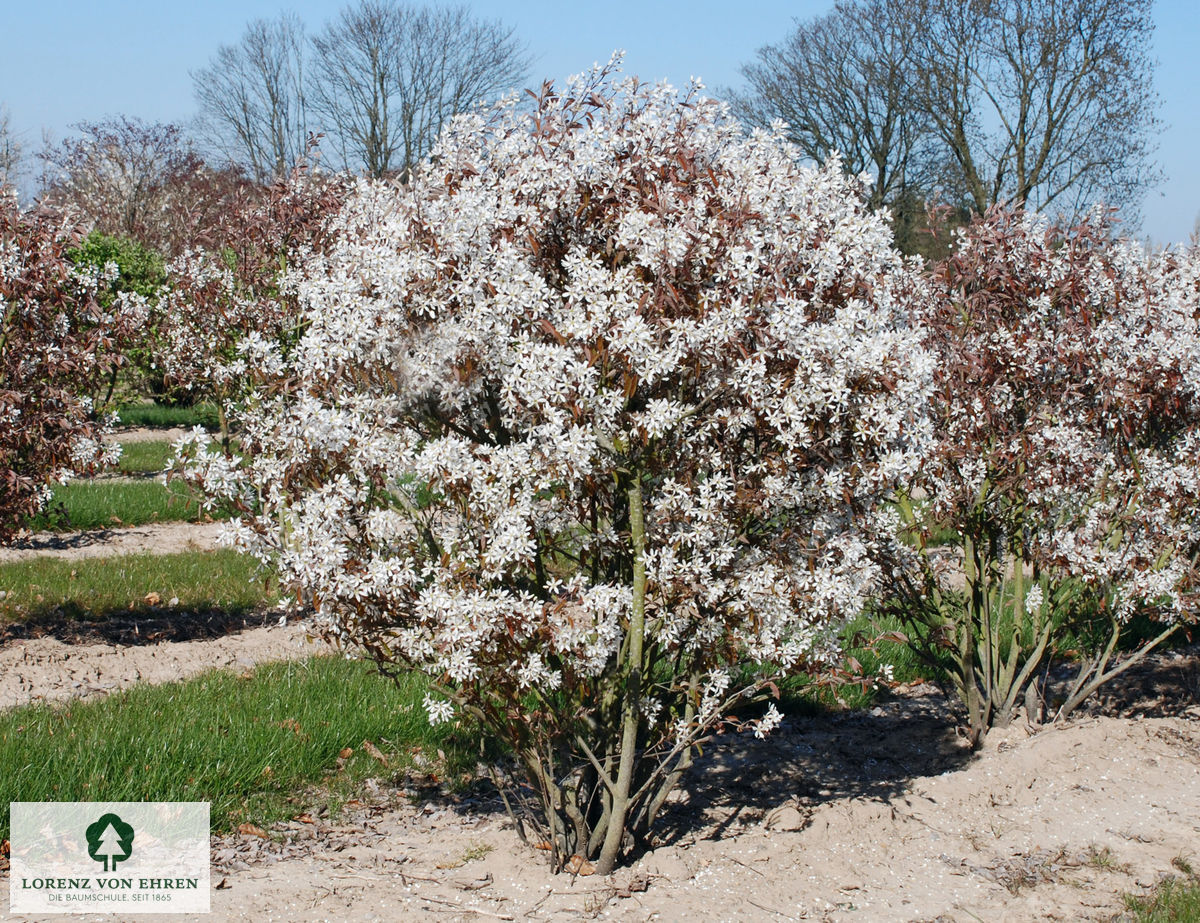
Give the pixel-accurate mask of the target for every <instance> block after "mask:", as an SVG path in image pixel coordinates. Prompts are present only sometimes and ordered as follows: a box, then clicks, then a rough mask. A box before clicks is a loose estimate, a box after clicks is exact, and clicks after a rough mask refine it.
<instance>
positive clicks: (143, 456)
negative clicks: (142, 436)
mask: <svg viewBox="0 0 1200 923" xmlns="http://www.w3.org/2000/svg"><path fill="white" fill-rule="evenodd" d="M170 458H171V443H170V442H167V441H166V440H162V441H158V440H155V441H151V442H125V443H122V444H121V465H120V470H121V471H122V472H124V473H125V474H159V473H161V472H162V470H163V469H164V468H166V466H167V461H168V460H169V459H170Z"/></svg>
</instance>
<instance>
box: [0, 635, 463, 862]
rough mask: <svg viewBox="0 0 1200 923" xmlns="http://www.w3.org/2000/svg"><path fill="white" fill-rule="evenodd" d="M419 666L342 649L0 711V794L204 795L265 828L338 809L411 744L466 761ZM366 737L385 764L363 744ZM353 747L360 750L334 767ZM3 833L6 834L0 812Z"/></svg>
mask: <svg viewBox="0 0 1200 923" xmlns="http://www.w3.org/2000/svg"><path fill="white" fill-rule="evenodd" d="M425 689H426V686H425V682H424V679H423V677H420V676H417V675H413V676H410V677H406V678H404V679H403V680H402V681H401V682H400V683H399V684H397V683H393V682H392V681H390V680H387V679H384V678H383V677H381V676H379V675H378V674H377V673H375V672H373V671H372V669H371V668H370V667H369V666H368V665H367V664H365V663H362V662H358V661H347V660H344V659H342V658H338V657H314V658H311V659H309V660H303V661H292V662H287V663H276V664H269V665H266V666H263V667H259V668H258V669H257V670H255V671H254V672H253V673H252V674H246V675H240V674H237V673H234V672H231V671H224V670H222V671H214V672H211V673H207V674H204V675H202V676H200V677H198V678H196V679H193V680H190V681H187V682H182V683H171V684H169V685H163V686H137V687H134V688H133V689H130V690H128V691H127V692H123V693H119V694H117V695H114V696H111V697H110V698H107V699H103V700H100V701H95V702H75V703H71V704H69V705H59V706H50V705H34V706H24V707H20V708H16V709H11V710H9V711H6V712H0V803H7V802H9V801H208V802H210V803H211V806H212V807H211V812H212V814H211V816H212V823H213V829H214V830H216V831H223V830H229V829H232V828H235V827H236V826H237V825H238V824H239V823H243V822H250V823H254V824H257V825H259V826H263V827H265V826H267V825H268V824H270V823H273V822H274V821H277V820H280V819H285V818H290V817H294V816H295V815H296V814H297V813H299V812H300V811H302V810H314V809H319V808H321V807H328V808H330V810H332V811H336V810H337V809H338V807H339V806H340V805H341V804H342V802H343V801H344V800H345V799H346V798H348V797H353V795H354V794H355V791H356V786H357V784H358V783H359V782H360V781H361V780H364V779H366V778H367V777H369V776H375V777H377V778H378V777H381V776H384V777H386V776H388V775H389V773H395V772H397V771H400V770H401V769H403V768H404V766H405V765H406V764H408V765H411V761H412V758H413V754H414V752H420V753H428V754H430V755H431V756H433V757H434V759H435V760H440V759H441V757H438V756H437V753H438V750H439V749H440V750H442V751H443V753H444V754H445V762H443V763H442V764H441V767H442V768H443V769H444V770H445V771H450V772H453V773H456V774H458V773H462V772H463V771H465V770H466V769H467V768H468V767H472V766H474V760H475V754H477V753H478V740H477V738H473V737H472V736H471V735H469V734H464V733H462V732H458V736H457V737H456V736H455V732H454V731H453V728H452V726H450V725H440V726H438V727H436V728H432V727H430V726H429V723H428V721H427V720H426V717H425V712H424V709H423V708H422V707H421V699H422V697H423V695H424V693H425ZM364 740H369V741H371V742H372V743H374V744H375V745H376V746H378V747H379V748H380V749H381V750H382V751H383V752H384V754H386V755H388V764H389V765H388V767H386V768H385V767H384V766H381V765H380V764H379V763H378V762H376V761H374V760H372V759H371V758H370V757H368V756H366V755H365V754H364V753H363V752H362V750H363V748H362V742H363V741H364ZM344 747H349V748H352V749H353V750H354V755H353V756H352V757H351V758H350V759H349V760H347V761H345V765H344V766H343V767H342V768H341V769H339V768H338V753H339V751H341V750H342V749H343V748H344ZM0 823H2V824H3V826H0V839H3V838H5V837H7V836H8V835H9V832H8V812H7V811H0Z"/></svg>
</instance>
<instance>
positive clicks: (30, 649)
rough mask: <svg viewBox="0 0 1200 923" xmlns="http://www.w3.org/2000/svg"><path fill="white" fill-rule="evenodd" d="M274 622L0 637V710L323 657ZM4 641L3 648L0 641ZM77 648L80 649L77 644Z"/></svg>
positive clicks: (290, 626)
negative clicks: (206, 673)
mask: <svg viewBox="0 0 1200 923" xmlns="http://www.w3.org/2000/svg"><path fill="white" fill-rule="evenodd" d="M279 618H280V616H279V614H278V613H277V614H275V615H269V614H264V615H259V616H252V617H250V619H249V620H247V619H242V618H235V619H231V618H230V617H229V616H227V615H225V614H223V613H220V612H209V613H189V614H186V615H183V616H179V617H172V616H170V615H165V614H164V616H163V617H162V618H138V619H128V620H115V619H114V620H109V621H108V622H104V623H97V624H96V625H94V626H90V627H88V628H85V629H83V630H84V631H85V632H86V634H84V635H82V636H81V635H80V633H79V632H80V629H79V628H78V626H75V625H71V624H69V623H60V624H45V625H39V626H38V627H37V632H38V634H39V635H40V636H39V637H25V638H22V637H12V634H13V633H14V631H17V629H14V628H11V627H10V628H8V629H5V630H0V708H7V707H10V706H13V705H24V704H27V703H29V702H41V701H62V700H65V699H71V698H93V697H96V696H103V695H107V694H109V693H111V692H115V691H117V690H119V689H125V688H128V687H129V686H132V685H133V684H134V683H167V682H173V681H175V680H180V679H186V678H187V677H189V676H195V675H196V674H197V673H202V672H204V671H205V670H212V669H217V668H222V667H228V668H232V669H240V670H249V669H253V668H254V667H255V666H257V665H258V664H260V663H267V662H269V661H273V660H292V659H297V658H300V657H308V656H311V655H313V654H317V653H329V652H330V649H329V648H328V647H327V646H326V645H325V644H323V643H321V642H317V641H314V640H313V639H312V638H310V637H309V636H308V633H307V631H306V629H305V628H304V626H303V625H301V624H298V623H295V622H283V623H282V624H281V623H279V621H278V619H279ZM6 633H7V634H8V635H9V638H8V639H7V640H5V634H6ZM81 642H82V643H81Z"/></svg>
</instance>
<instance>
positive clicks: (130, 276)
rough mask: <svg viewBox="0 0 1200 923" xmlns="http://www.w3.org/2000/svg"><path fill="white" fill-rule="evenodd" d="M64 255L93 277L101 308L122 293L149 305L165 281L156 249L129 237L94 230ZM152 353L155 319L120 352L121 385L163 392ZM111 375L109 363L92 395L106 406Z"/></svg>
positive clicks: (113, 371)
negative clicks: (122, 355)
mask: <svg viewBox="0 0 1200 923" xmlns="http://www.w3.org/2000/svg"><path fill="white" fill-rule="evenodd" d="M67 258H68V259H69V260H70V261H71V262H72V263H73V264H75V266H76V267H77V268H79V269H84V270H88V271H90V272H91V273H92V274H93V275H95V276H96V278H97V281H98V288H97V300H98V301H99V303H100V307H101V308H103V309H105V310H109V309H111V308H112V306H113V304H115V303H116V301H117V299H118V298H119V297H120V295H121V293H122V292H127V293H131V294H134V295H139V296H141V297H142V298H145V299H146V301H147V302H148V303H149V304H150V305H151V306H152V307H153V306H154V305H156V304H157V302H158V297H159V292H160V290H161V288H162V285H163V283H164V282H166V279H167V275H166V271H165V270H164V268H163V258H162V256H161V254H159V253H158V252H157V251H155V250H152V249H150V248H148V247H145V246H143V245H142V244H140V243H138V242H137V241H136V240H132V239H131V238H128V237H116V236H113V235H111V234H104V233H102V232H101V231H98V230H94V231H92V232H91V233H90V234H88V235H87V237H85V238H84V239H83V240H82V241H81V242H80V244H79V246H78V247H74V248H72V249H71V250H69V251H67ZM153 316H154V315H153V314H151V317H153ZM158 351H159V350H158V337H157V331H156V322H155V321H152V322H151V323H150V324H149V325H147V327H146V328H145V329H144V330H143V331H142V332H141V335H140V336H139V337H138V339H137V341H136V342H133V343H130V344H129V346H128V347H127V349H126V351H125V358H126V359H127V360H128V362H127V364H126V365H125V366H124V367H123V371H124V373H125V375H126V379H127V385H128V386H129V387H130V388H132V389H133V390H134V391H135V393H137V394H141V393H144V392H145V391H147V390H148V391H149V392H150V393H152V394H155V395H160V396H161V395H164V394H165V393H166V392H167V387H166V384H165V382H164V381H163V373H162V369H161V367H160V366H159V363H158V362H157V361H156V358H155V357H156V354H157V352H158ZM117 373H118V368H117V367H116V366H114V367H113V368H112V369H111V371H110V373H109V376H108V379H107V380H106V381H105V382H104V383H103V389H102V393H98V394H93V395H92V399H93V400H94V401H95V402H96V403H97V404H98V405H101V406H104V405H108V404H109V403H110V402H111V401H112V399H113V395H114V392H115V391H116V388H117V384H118V374H117Z"/></svg>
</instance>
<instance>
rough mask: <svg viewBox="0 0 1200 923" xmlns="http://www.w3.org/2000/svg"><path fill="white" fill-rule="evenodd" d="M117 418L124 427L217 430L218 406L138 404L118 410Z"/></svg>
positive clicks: (127, 405) (124, 406)
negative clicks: (196, 427) (194, 427)
mask: <svg viewBox="0 0 1200 923" xmlns="http://www.w3.org/2000/svg"><path fill="white" fill-rule="evenodd" d="M117 416H118V417H119V418H120V421H121V425H122V426H145V427H156V426H163V427H172V426H182V427H187V428H189V429H190V428H191V427H193V426H203V427H204V428H205V429H216V428H217V425H218V419H217V405H216V404H209V403H201V404H193V405H192V406H190V407H185V406H183V405H181V404H170V405H168V404H153V403H146V402H138V403H131V404H125V405H123V406H122V407H121V408H120V409H118V411H117Z"/></svg>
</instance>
